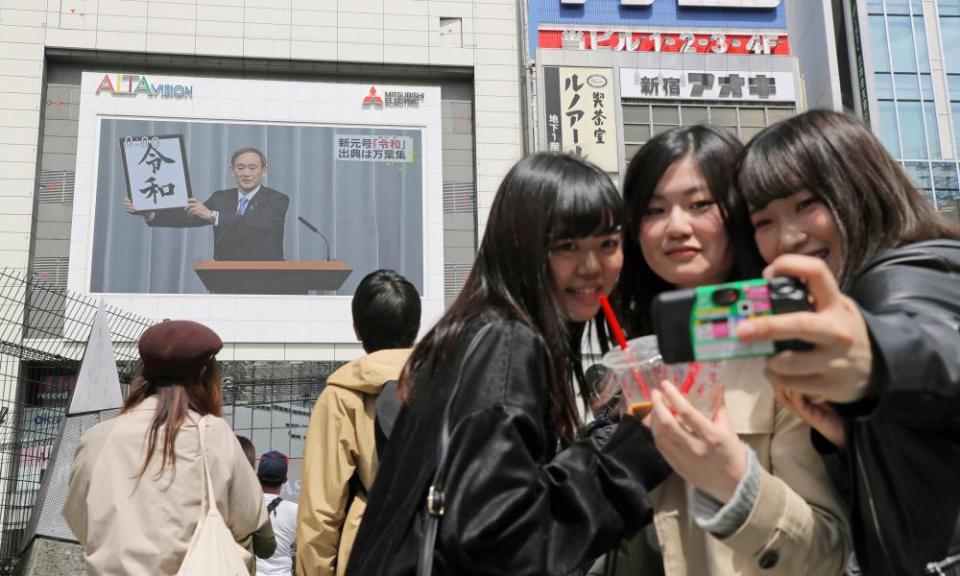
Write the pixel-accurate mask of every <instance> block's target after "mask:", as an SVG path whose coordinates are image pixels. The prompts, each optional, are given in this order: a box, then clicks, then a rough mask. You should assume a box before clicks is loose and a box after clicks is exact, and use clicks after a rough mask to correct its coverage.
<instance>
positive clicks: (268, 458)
mask: <svg viewBox="0 0 960 576" xmlns="http://www.w3.org/2000/svg"><path fill="white" fill-rule="evenodd" d="M257 477H258V478H260V482H261V483H263V484H266V485H267V486H279V485H280V484H283V483H284V482H286V481H287V455H286V454H284V453H283V452H277V451H276V450H271V451H270V452H267V453H266V454H264V455H262V456H260V465H259V466H257Z"/></svg>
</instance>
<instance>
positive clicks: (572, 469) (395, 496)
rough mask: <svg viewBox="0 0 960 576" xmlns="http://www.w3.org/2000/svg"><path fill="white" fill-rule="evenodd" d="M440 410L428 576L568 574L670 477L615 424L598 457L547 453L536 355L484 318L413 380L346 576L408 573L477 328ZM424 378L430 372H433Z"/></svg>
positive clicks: (577, 450)
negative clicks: (439, 476)
mask: <svg viewBox="0 0 960 576" xmlns="http://www.w3.org/2000/svg"><path fill="white" fill-rule="evenodd" d="M487 322H492V323H493V326H492V328H491V329H490V330H487V332H486V333H485V334H484V335H483V336H482V337H481V340H480V343H479V345H478V347H477V348H476V350H475V351H474V353H473V354H472V355H471V357H469V358H467V359H466V361H465V364H464V369H463V379H462V381H461V384H460V389H459V392H458V393H457V397H456V398H455V400H454V403H453V409H452V411H451V429H452V436H451V439H450V447H449V452H448V456H447V469H448V474H447V481H446V503H445V512H444V514H443V516H442V517H441V518H440V529H439V534H438V538H437V544H436V556H435V559H434V574H450V575H454V574H455V575H457V576H460V575H468V574H509V575H511V576H523V575H531V576H532V575H538V576H539V575H549V574H556V575H560V574H568V573H570V572H572V571H573V570H575V569H577V568H578V567H579V566H581V565H582V564H583V563H584V562H585V561H587V560H590V559H592V558H595V557H597V556H599V555H600V554H602V553H603V552H605V551H606V550H608V549H610V548H613V547H614V546H616V544H617V543H618V542H619V541H620V539H621V538H623V537H625V536H627V535H629V534H632V533H633V532H635V531H636V530H637V529H639V528H640V527H641V526H642V525H644V524H646V523H648V522H650V521H651V520H652V516H653V514H652V509H651V504H650V501H649V498H648V497H647V490H648V489H651V488H652V487H654V486H656V485H657V484H659V483H660V482H661V481H662V480H663V479H664V478H665V477H666V476H667V475H668V474H669V473H670V468H669V467H668V466H667V464H666V462H665V461H664V460H663V459H662V458H661V457H660V455H659V454H658V453H657V450H656V447H655V446H654V443H653V440H652V437H651V435H650V433H649V431H648V430H647V429H646V428H644V427H643V426H642V425H641V424H639V423H637V422H635V421H634V420H633V419H631V418H626V419H624V421H623V422H622V423H621V424H620V425H619V426H618V429H617V431H616V432H614V434H613V435H612V437H611V438H610V440H609V441H608V442H607V443H606V444H605V445H604V446H603V448H600V447H599V446H598V444H597V443H595V442H593V441H591V440H589V439H586V440H584V441H580V442H577V443H574V444H573V445H571V446H569V447H567V448H563V449H560V448H559V443H558V438H556V437H555V436H554V435H553V434H552V433H551V427H550V424H549V422H550V419H549V406H550V401H549V396H548V391H547V363H546V356H545V353H544V349H543V347H542V344H540V342H539V341H538V340H537V339H536V337H535V336H534V334H533V332H531V330H530V329H529V328H527V327H525V326H524V325H522V324H520V323H519V322H515V321H511V320H506V319H503V318H501V317H499V316H495V315H492V314H487V315H485V316H484V317H483V320H478V321H474V322H472V323H471V325H470V326H468V328H467V330H465V333H464V334H463V336H462V337H461V341H460V342H459V343H458V346H457V353H456V354H453V355H451V357H449V358H443V359H442V360H440V361H439V362H437V363H436V365H435V366H429V365H427V366H424V367H423V368H422V369H421V370H419V371H418V372H417V374H416V376H415V378H416V387H415V391H414V395H413V398H412V399H411V401H410V403H409V404H408V405H407V406H405V407H404V408H403V409H402V410H401V412H400V415H399V416H398V418H397V421H396V424H395V425H394V428H393V432H392V434H391V436H390V441H389V442H388V443H387V446H386V450H385V453H384V455H383V460H382V461H381V464H380V469H379V471H378V472H377V478H376V480H375V482H374V485H373V488H372V489H371V492H370V500H369V503H368V505H367V510H366V514H365V516H364V519H363V523H362V524H361V526H360V530H359V532H358V534H357V540H356V543H355V545H354V548H353V553H352V555H351V556H350V561H349V564H348V567H347V574H348V575H349V576H358V575H371V576H373V575H376V576H385V575H399V574H403V575H409V574H414V573H415V571H416V563H417V551H418V545H419V542H420V539H421V524H422V518H423V514H424V504H425V498H426V493H427V488H428V486H429V484H430V481H431V479H432V476H433V471H434V466H435V460H436V446H437V440H438V437H439V434H440V427H441V420H442V415H443V411H444V407H445V405H446V402H447V398H448V395H449V391H450V389H451V387H452V384H453V382H452V379H453V378H455V377H456V373H457V370H458V368H459V367H460V363H461V361H462V360H463V358H462V356H463V355H464V352H465V350H466V348H467V347H468V345H469V343H470V341H471V340H472V337H473V335H474V334H475V333H476V332H477V331H478V330H479V328H480V326H481V324H484V323H487ZM434 368H435V372H434V371H433V369H434Z"/></svg>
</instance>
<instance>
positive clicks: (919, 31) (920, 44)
mask: <svg viewBox="0 0 960 576" xmlns="http://www.w3.org/2000/svg"><path fill="white" fill-rule="evenodd" d="M914 13H915V14H916V13H917V12H916V9H914ZM919 13H920V14H922V13H923V12H922V11H921V12H919ZM913 37H914V39H915V41H916V42H915V43H916V46H917V61H918V62H919V63H920V71H921V72H929V71H930V57H929V55H928V54H927V33H926V31H925V30H924V27H923V18H914V19H913Z"/></svg>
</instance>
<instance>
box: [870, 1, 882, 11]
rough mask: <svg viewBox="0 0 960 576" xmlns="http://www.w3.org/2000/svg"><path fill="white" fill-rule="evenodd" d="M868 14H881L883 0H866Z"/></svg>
mask: <svg viewBox="0 0 960 576" xmlns="http://www.w3.org/2000/svg"><path fill="white" fill-rule="evenodd" d="M867 12H868V13H869V14H883V0H867Z"/></svg>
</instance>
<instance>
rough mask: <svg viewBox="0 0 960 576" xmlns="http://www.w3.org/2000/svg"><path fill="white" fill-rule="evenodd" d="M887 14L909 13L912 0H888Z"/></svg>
mask: <svg viewBox="0 0 960 576" xmlns="http://www.w3.org/2000/svg"><path fill="white" fill-rule="evenodd" d="M886 4H887V14H909V13H910V0H887V1H886Z"/></svg>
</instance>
